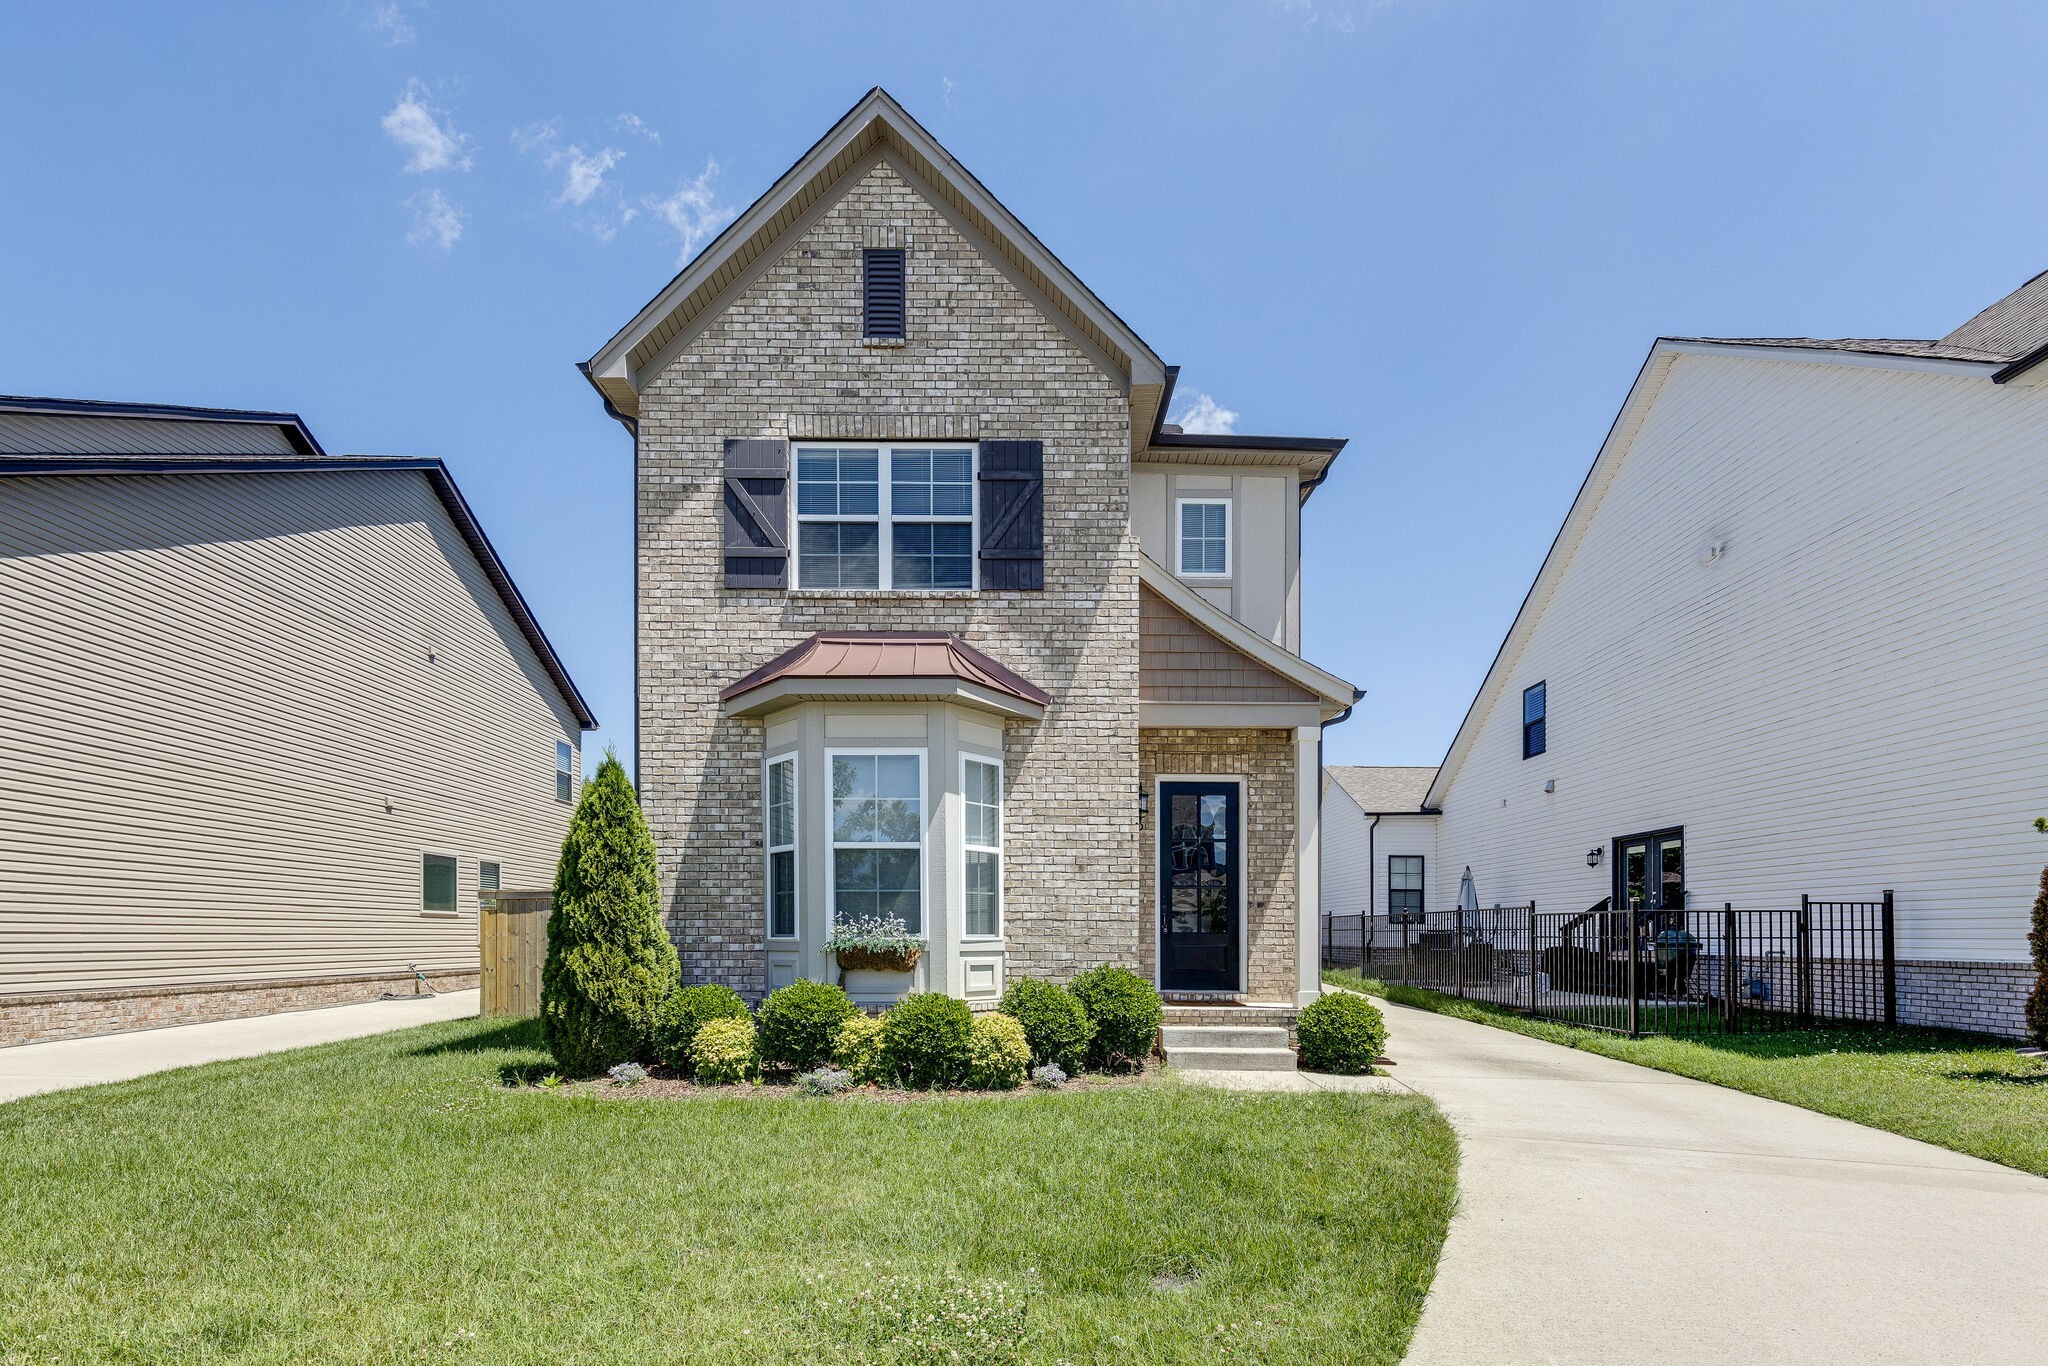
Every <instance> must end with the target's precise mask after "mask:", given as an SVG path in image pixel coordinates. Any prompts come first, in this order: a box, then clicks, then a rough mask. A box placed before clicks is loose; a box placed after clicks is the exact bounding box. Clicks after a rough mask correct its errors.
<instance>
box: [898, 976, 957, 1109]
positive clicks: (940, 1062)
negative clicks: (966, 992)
mask: <svg viewBox="0 0 2048 1366" xmlns="http://www.w3.org/2000/svg"><path fill="white" fill-rule="evenodd" d="M973 1038H974V1012H973V1011H971V1010H969V1009H968V1008H967V1002H965V1001H962V1000H959V999H957V998H955V997H952V996H947V995H944V994H942V993H940V992H936V991H921V992H918V993H916V994H915V995H912V996H906V997H904V998H903V999H902V1000H901V1001H898V1002H897V1003H896V1005H895V1006H894V1007H893V1008H892V1009H891V1010H890V1011H889V1013H888V1014H887V1015H884V1016H883V1017H882V1070H883V1071H884V1072H886V1073H887V1074H888V1075H889V1076H891V1077H893V1078H895V1079H896V1080H897V1081H900V1082H902V1083H903V1084H904V1085H905V1086H912V1087H918V1088H925V1087H932V1086H958V1085H959V1084H960V1083H961V1082H962V1081H964V1080H966V1077H967V1060H968V1050H969V1045H970V1044H971V1043H972V1041H973Z"/></svg>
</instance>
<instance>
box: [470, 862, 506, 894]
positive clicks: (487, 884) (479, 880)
mask: <svg viewBox="0 0 2048 1366" xmlns="http://www.w3.org/2000/svg"><path fill="white" fill-rule="evenodd" d="M499 883H500V878H499V873H498V865H497V864H495V863H487V862H479V863H478V864H477V866H476V889H477V890H478V891H479V892H495V891H498V890H499Z"/></svg>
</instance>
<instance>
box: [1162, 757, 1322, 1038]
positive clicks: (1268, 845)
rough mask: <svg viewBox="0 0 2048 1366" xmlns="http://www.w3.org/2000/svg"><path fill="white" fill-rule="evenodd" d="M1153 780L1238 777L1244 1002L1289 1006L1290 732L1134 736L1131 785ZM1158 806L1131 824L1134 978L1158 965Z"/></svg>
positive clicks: (1292, 984) (1292, 966) (1293, 969)
mask: <svg viewBox="0 0 2048 1366" xmlns="http://www.w3.org/2000/svg"><path fill="white" fill-rule="evenodd" d="M1161 773H1201V774H1213V775H1215V776H1217V777H1242V778H1244V779H1245V780H1246V790H1245V794H1244V823H1245V833H1246V843H1247V845H1248V848H1247V849H1246V851H1245V856H1246V863H1245V886H1244V902H1245V933H1246V935H1247V937H1248V941H1249V943H1248V948H1249V953H1248V955H1247V958H1248V966H1247V974H1246V975H1247V980H1246V982H1245V991H1244V995H1246V996H1247V997H1249V998H1251V999H1253V1000H1262V1001H1285V1002H1287V1003H1288V1004H1290V1005H1291V1004H1293V1002H1294V996H1295V992H1296V991H1297V990H1298V985H1297V981H1296V979H1297V977H1298V976H1299V975H1300V974H1299V967H1298V964H1297V960H1296V957H1295V945H1296V938H1297V935H1298V934H1299V922H1298V919H1297V910H1296V893H1295V878H1294V871H1295V870H1294V787H1295V783H1294V732H1293V731H1291V730H1144V731H1140V732H1139V733H1138V777H1139V781H1140V783H1141V784H1142V785H1143V789H1144V790H1145V791H1146V792H1150V791H1152V790H1153V780H1154V779H1155V778H1156V777H1157V776H1158V775H1159V774H1161ZM1158 814H1159V813H1158V803H1157V802H1154V803H1153V811H1152V812H1151V813H1150V814H1148V815H1146V816H1144V817H1143V818H1142V819H1141V820H1140V821H1139V845H1138V859H1137V862H1138V865H1139V869H1140V873H1139V879H1140V895H1141V898H1142V902H1141V904H1142V905H1144V906H1145V907H1146V908H1147V909H1146V914H1145V917H1144V921H1145V933H1144V935H1143V936H1142V941H1143V942H1142V943H1141V945H1140V953H1141V962H1142V967H1141V968H1140V971H1142V972H1143V973H1144V974H1145V975H1146V976H1147V977H1150V976H1152V975H1153V973H1154V971H1155V966H1154V965H1155V962H1156V960H1157V958H1158V951H1159V938H1158V933H1157V926H1158V911H1157V909H1156V908H1157V906H1158V904H1159V902H1158V895H1159V894H1158V881H1159V878H1158V865H1159V844H1158V839H1159V837H1158V834H1157V829H1158V827H1157V825H1156V824H1155V820H1156V817H1157V816H1158Z"/></svg>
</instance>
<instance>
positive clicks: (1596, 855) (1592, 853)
mask: <svg viewBox="0 0 2048 1366" xmlns="http://www.w3.org/2000/svg"><path fill="white" fill-rule="evenodd" d="M1586 866H1587V867H1588V868H1598V867H1599V866H1600V850H1598V849H1588V850H1587V851H1586Z"/></svg>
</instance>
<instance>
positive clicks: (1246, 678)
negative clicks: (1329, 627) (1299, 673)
mask: <svg viewBox="0 0 2048 1366" xmlns="http://www.w3.org/2000/svg"><path fill="white" fill-rule="evenodd" d="M1138 696H1139V697H1141V698H1143V699H1144V700H1145V701H1147V702H1301V703H1314V702H1315V701H1316V700H1317V699H1316V695H1315V694H1314V693H1312V692H1310V691H1309V690H1308V689H1306V688H1304V687H1302V686H1301V685H1300V684H1298V683H1295V682H1294V681H1292V680H1291V679H1286V678H1282V677H1281V676H1280V675H1279V674H1277V673H1274V672H1273V671H1272V670H1271V669H1269V668H1267V667H1266V666H1265V665H1263V664H1261V663H1259V662H1258V661H1257V660H1255V659H1252V658H1251V657H1250V656H1248V655H1245V654H1241V653H1240V652H1238V651H1237V650H1235V649H1233V648H1231V647H1230V646H1229V645H1226V644H1225V643H1224V642H1223V641H1221V640H1219V639H1217V638H1216V637H1215V636H1212V635H1210V634H1209V633H1208V632H1207V631H1205V630H1203V629H1202V628H1201V627H1199V626H1197V625H1196V624H1195V623H1194V622H1192V621H1189V620H1188V619H1187V618H1186V617H1185V616H1183V615H1181V613H1180V612H1179V610H1178V609H1176V608H1175V607H1174V606H1173V604H1171V603H1169V602H1167V601H1166V600H1165V599H1164V598H1162V597H1160V596H1159V595H1158V594H1157V593H1154V592H1153V591H1152V590H1151V589H1149V588H1140V589H1139V590H1138Z"/></svg>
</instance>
